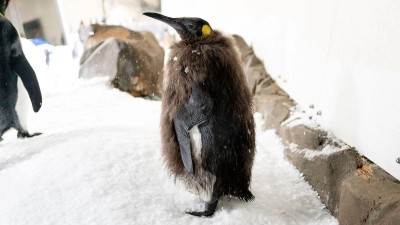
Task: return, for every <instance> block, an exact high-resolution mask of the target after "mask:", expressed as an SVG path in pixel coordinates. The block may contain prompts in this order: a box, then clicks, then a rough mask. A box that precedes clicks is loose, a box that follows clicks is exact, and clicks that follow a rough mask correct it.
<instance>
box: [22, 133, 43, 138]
mask: <svg viewBox="0 0 400 225" xmlns="http://www.w3.org/2000/svg"><path fill="white" fill-rule="evenodd" d="M41 134H42V133H33V134H30V133H28V132H19V133H18V134H17V137H18V138H21V139H22V138H31V137H35V136H39V135H41Z"/></svg>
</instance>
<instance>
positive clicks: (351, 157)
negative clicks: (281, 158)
mask: <svg viewBox="0 0 400 225" xmlns="http://www.w3.org/2000/svg"><path fill="white" fill-rule="evenodd" d="M308 151H312V150H308ZM285 156H286V157H287V159H289V161H291V162H292V164H293V165H294V166H295V167H296V168H297V169H298V170H299V171H301V172H302V173H303V175H304V178H305V179H306V180H307V181H308V182H309V183H310V184H311V185H312V186H313V188H314V189H315V190H316V191H317V192H318V194H319V196H320V198H321V200H322V202H323V203H324V204H325V205H326V206H327V208H328V209H329V211H330V212H331V213H332V214H333V215H334V216H337V214H338V211H339V203H340V201H341V200H342V199H341V197H340V196H341V185H342V182H343V181H344V180H346V179H348V178H353V177H354V173H355V171H357V168H359V167H360V166H361V165H362V161H360V156H359V154H358V153H357V152H356V151H355V150H354V149H347V150H341V151H338V152H334V153H331V154H328V155H325V154H320V155H316V156H315V157H314V158H312V159H309V158H307V157H305V152H304V151H292V150H290V149H288V148H287V149H286V150H285ZM344 201H346V200H344Z"/></svg>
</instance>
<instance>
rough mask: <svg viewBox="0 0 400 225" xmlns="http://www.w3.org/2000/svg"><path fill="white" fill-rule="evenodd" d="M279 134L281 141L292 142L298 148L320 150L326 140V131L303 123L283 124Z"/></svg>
mask: <svg viewBox="0 0 400 225" xmlns="http://www.w3.org/2000/svg"><path fill="white" fill-rule="evenodd" d="M279 134H280V136H281V138H282V141H283V143H285V144H288V143H294V144H296V145H298V147H299V148H307V149H312V150H321V149H322V148H323V147H324V145H325V143H326V142H327V140H326V139H327V137H326V135H327V134H326V132H325V131H323V130H320V129H313V128H310V127H308V126H306V125H304V124H299V125H295V126H290V124H287V125H284V126H282V127H281V129H280V133H279Z"/></svg>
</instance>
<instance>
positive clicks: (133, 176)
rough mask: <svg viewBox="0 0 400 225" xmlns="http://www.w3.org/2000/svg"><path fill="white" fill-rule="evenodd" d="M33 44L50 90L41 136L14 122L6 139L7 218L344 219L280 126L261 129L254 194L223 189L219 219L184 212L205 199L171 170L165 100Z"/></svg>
mask: <svg viewBox="0 0 400 225" xmlns="http://www.w3.org/2000/svg"><path fill="white" fill-rule="evenodd" d="M27 49H28V50H27ZM25 51H27V55H28V57H29V59H30V61H31V62H32V63H33V64H34V67H35V69H36V71H37V73H38V76H39V80H40V83H41V87H42V92H43V96H44V101H43V107H42V109H41V111H40V112H39V113H37V114H33V113H32V114H31V115H30V119H29V122H30V126H29V127H30V128H29V131H30V132H43V135H41V136H38V137H35V138H32V139H24V140H20V139H17V138H16V131H14V130H12V131H9V132H7V133H6V134H5V135H4V136H3V138H4V141H3V142H0V225H13V224H21V225H26V224H34V225H40V224H74V225H76V224H107V225H111V224H163V225H167V224H185V225H186V224H315V225H321V224H324V225H325V224H338V222H337V220H336V219H335V218H334V217H332V216H331V215H330V214H329V213H328V211H327V210H326V209H325V207H324V205H323V204H322V203H321V201H320V200H319V198H318V196H317V193H316V192H315V191H313V190H312V188H311V187H310V186H309V185H308V184H307V183H306V182H305V181H304V179H303V177H302V176H301V174H300V173H299V172H298V171H297V170H296V169H295V168H294V166H292V165H291V164H290V163H289V162H288V161H286V160H285V159H284V156H283V145H282V143H281V141H280V140H279V138H278V137H277V136H276V135H275V133H274V131H272V130H270V131H266V132H261V131H260V130H258V133H257V154H256V159H255V164H254V169H253V182H252V188H251V191H252V192H253V194H254V195H255V196H256V200H255V201H254V202H251V203H243V202H240V201H238V200H235V199H228V198H224V199H223V200H222V201H220V203H219V205H218V208H217V212H216V214H215V215H214V217H212V218H197V217H193V216H190V215H187V214H185V213H184V212H185V211H187V210H192V209H200V208H201V207H202V204H201V203H200V200H199V198H198V197H196V196H195V195H192V194H190V193H188V192H186V191H185V190H184V189H181V188H179V187H176V186H175V185H174V183H173V181H172V180H171V179H170V178H169V177H168V175H167V173H166V171H165V170H164V166H163V161H162V158H161V154H160V135H159V117H160V108H161V103H160V102H157V101H150V100H144V99H140V98H133V97H132V96H130V95H129V94H127V93H123V92H120V91H119V90H117V89H113V88H111V87H110V86H109V85H108V81H107V80H105V79H104V78H103V79H92V80H80V79H77V76H78V67H77V62H76V61H73V60H72V59H70V56H71V55H72V54H71V51H70V48H68V47H59V48H56V49H55V52H54V53H53V54H52V55H51V66H50V68H46V66H45V65H43V64H42V62H43V63H44V61H43V59H41V57H35V54H36V53H35V48H33V47H31V48H25ZM256 119H257V121H258V122H260V120H261V118H259V115H256ZM259 124H260V123H259Z"/></svg>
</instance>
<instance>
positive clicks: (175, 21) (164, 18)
mask: <svg viewBox="0 0 400 225" xmlns="http://www.w3.org/2000/svg"><path fill="white" fill-rule="evenodd" d="M143 15H145V16H148V17H151V18H154V19H156V20H159V21H162V22H164V23H166V24H168V25H170V26H171V27H173V28H174V29H175V30H177V31H179V30H182V27H181V26H180V25H179V24H178V21H179V19H176V18H171V17H168V16H164V15H161V14H158V13H151V12H145V13H143Z"/></svg>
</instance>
